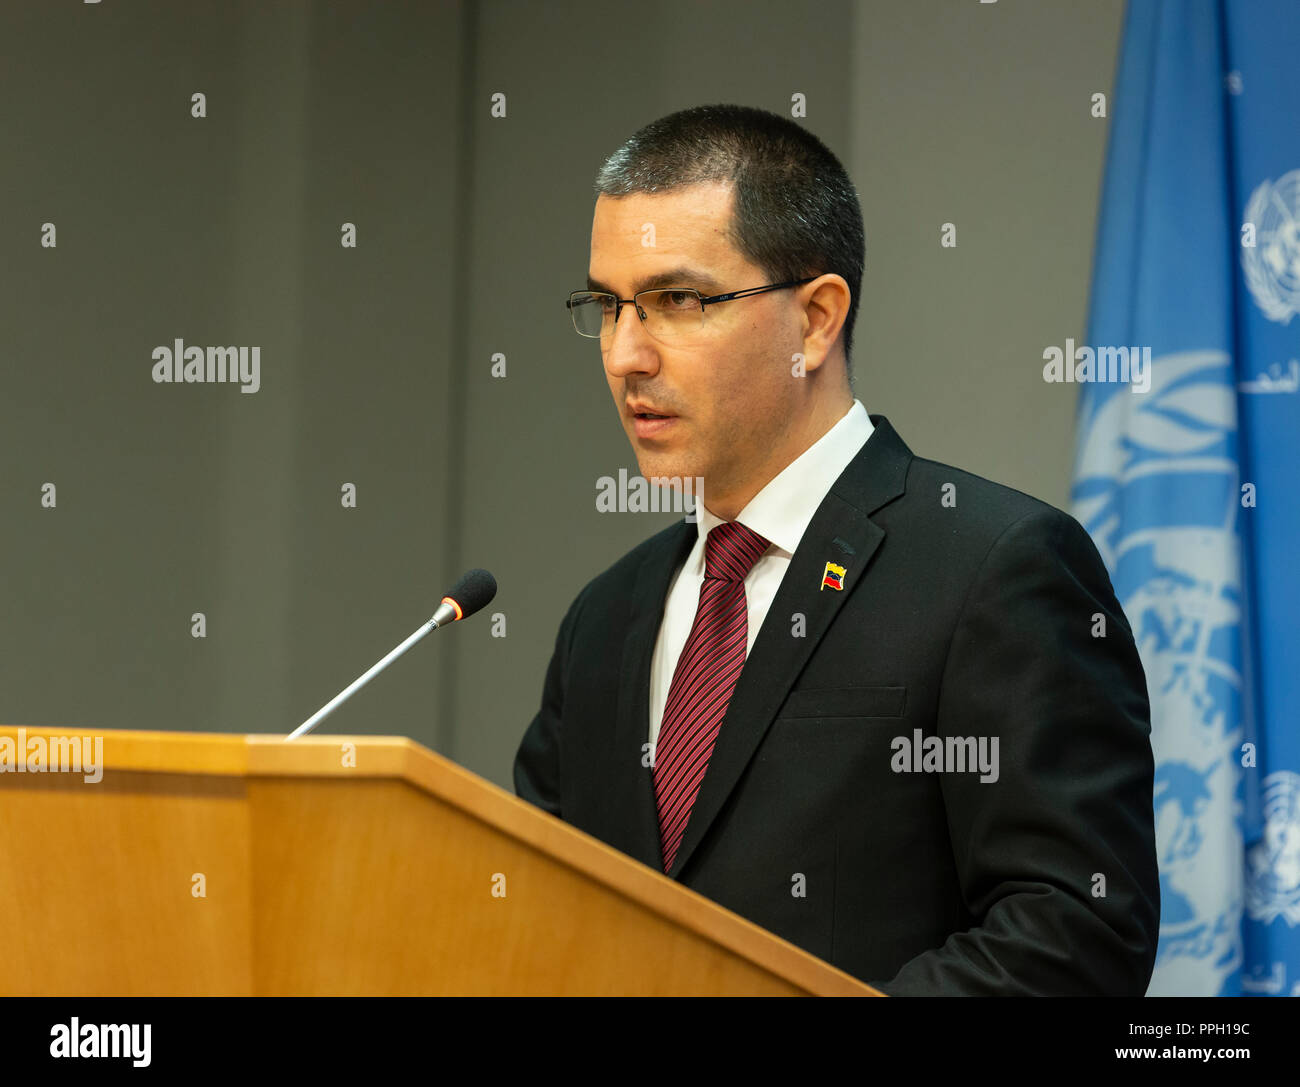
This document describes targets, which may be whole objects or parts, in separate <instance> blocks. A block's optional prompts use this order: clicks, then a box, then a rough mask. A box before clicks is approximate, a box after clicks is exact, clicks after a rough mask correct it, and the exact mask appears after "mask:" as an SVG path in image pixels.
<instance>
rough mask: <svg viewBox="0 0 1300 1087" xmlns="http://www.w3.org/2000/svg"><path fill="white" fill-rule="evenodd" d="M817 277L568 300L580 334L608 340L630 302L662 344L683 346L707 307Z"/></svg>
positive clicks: (577, 294)
mask: <svg viewBox="0 0 1300 1087" xmlns="http://www.w3.org/2000/svg"><path fill="white" fill-rule="evenodd" d="M816 278H817V277H816V276H809V277H808V278H807V279H792V280H790V281H789V282H788V283H769V284H768V285H767V286H765V287H749V288H748V289H746V290H743V291H732V292H731V293H730V294H714V295H708V296H705V295H702V294H700V292H699V291H697V290H695V289H694V288H692V287H664V288H659V289H657V290H653V291H638V292H637V293H636V294H634V295H633V296H632V297H631V298H619V297H618V296H617V295H613V294H610V293H609V292H608V291H572V292H571V293H570V294H569V300H568V301H567V302H566V303H565V305H567V306H568V307H569V315H570V316H571V317H572V318H573V327H574V328H575V329H576V330H577V332H578V335H579V336H586V337H587V338H588V339H593V340H596V339H604V338H605V337H606V336H612V335H613V334H614V326H615V324H616V323H617V322H618V317H619V314H620V313H622V312H623V307H624V306H625V305H627V304H628V303H629V302H630V303H631V304H632V305H634V306H635V307H636V312H637V315H638V316H639V317H640V318H641V324H642V326H643V327H644V328H645V330H646V332H648V333H649V334H650V335H651V336H653V337H654V338H655V339H656V340H658V341H659V342H660V343H662V344H667V345H670V346H675V347H680V346H682V345H683V344H686V343H689V342H691V341H692V340H695V339H697V338H698V337H700V336H702V335H703V332H704V307H705V306H713V305H716V304H717V303H719V302H730V301H731V300H732V299H734V298H747V297H749V296H750V295H755V294H762V293H763V292H764V291H780V290H784V289H786V288H787V287H800V286H802V285H803V284H805V283H811V282H812V281H813V280H814V279H816Z"/></svg>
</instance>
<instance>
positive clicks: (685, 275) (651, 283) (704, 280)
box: [587, 266, 722, 294]
mask: <svg viewBox="0 0 1300 1087" xmlns="http://www.w3.org/2000/svg"><path fill="white" fill-rule="evenodd" d="M721 286H722V285H721V284H720V283H719V282H718V281H717V280H716V279H714V278H713V277H712V276H711V275H709V274H708V273H707V272H701V271H699V270H698V269H695V268H687V267H685V266H682V267H679V268H669V269H668V271H666V272H656V273H655V274H654V275H650V276H644V277H642V278H641V279H639V280H637V282H636V283H635V284H633V286H632V293H633V294H637V293H639V292H640V291H653V290H655V289H656V288H658V287H694V288H696V290H698V291H700V292H702V293H703V294H720V293H721V291H720V287H721ZM587 290H589V291H608V292H609V293H610V294H617V293H618V292H617V291H615V290H614V289H613V288H612V287H610V286H607V285H606V284H604V283H601V282H600V280H598V279H592V277H591V276H587Z"/></svg>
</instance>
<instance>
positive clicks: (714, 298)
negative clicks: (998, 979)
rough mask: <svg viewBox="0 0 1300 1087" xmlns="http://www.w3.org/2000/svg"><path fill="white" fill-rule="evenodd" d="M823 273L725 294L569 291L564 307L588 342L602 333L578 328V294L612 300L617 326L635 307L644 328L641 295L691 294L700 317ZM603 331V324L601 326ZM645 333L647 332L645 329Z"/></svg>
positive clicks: (659, 290) (658, 290) (660, 290)
mask: <svg viewBox="0 0 1300 1087" xmlns="http://www.w3.org/2000/svg"><path fill="white" fill-rule="evenodd" d="M824 274H825V273H818V275H815V276H808V277H807V278H805V279H791V280H789V281H788V282H786V283H768V284H766V285H764V286H762V287H746V288H745V289H744V290H743V291H729V292H727V293H726V294H711V295H703V294H700V292H699V291H697V290H696V289H695V288H694V287H651V288H649V289H648V290H644V291H637V292H636V294H634V295H633V296H632V297H631V298H619V297H618V295H616V294H614V293H613V292H612V291H570V292H569V297H568V298H567V299H566V300H565V303H564V304H565V306H566V307H567V308H568V310H569V317H570V318H571V319H572V321H573V330H574V331H575V332H577V334H578V335H579V336H582V337H583V338H585V339H588V340H598V339H600V337H601V335H602V333H600V332H597V333H596V334H595V335H594V336H591V335H588V334H587V333H586V332H583V331H582V329H580V328H579V327H578V315H577V314H576V313H575V312H574V310H573V300H574V298H576V297H577V296H578V295H580V294H584V295H596V296H598V297H601V298H612V299H614V302H615V309H614V324H615V325H617V324H618V319H619V317H620V316H621V315H622V313H623V307H624V306H626V305H628V304H629V303H631V304H632V305H633V306H635V307H636V314H637V317H639V318H640V319H641V325H642V327H643V328H644V327H645V319H646V318H645V310H643V309H642V308H641V303H640V302H638V301H637V299H639V298H640V297H641V296H642V295H643V294H663V293H664V292H665V291H666V292H668V293H669V294H693V295H695V297H696V298H698V299H699V300H700V315H701V316H703V314H704V307H705V306H712V305H716V304H717V303H719V302H730V301H731V300H732V299H734V298H748V297H749V296H750V295H754V294H762V293H763V292H764V291H782V290H785V289H786V288H787V287H802V286H803V285H804V284H805V283H811V282H812V281H813V280H814V279H818V278H820V276H821V275H824ZM601 327H602V329H603V327H604V326H603V324H602V326H601ZM647 332H649V330H648V329H647Z"/></svg>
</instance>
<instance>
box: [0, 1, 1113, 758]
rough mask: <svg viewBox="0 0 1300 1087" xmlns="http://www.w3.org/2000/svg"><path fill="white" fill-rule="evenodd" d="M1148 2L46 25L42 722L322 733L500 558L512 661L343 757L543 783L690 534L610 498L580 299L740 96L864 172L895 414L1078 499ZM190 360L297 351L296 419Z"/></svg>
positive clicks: (29, 54) (859, 356)
mask: <svg viewBox="0 0 1300 1087" xmlns="http://www.w3.org/2000/svg"><path fill="white" fill-rule="evenodd" d="M593 11H597V12H598V14H599V18H598V19H597V20H595V21H593V20H592V19H591V12H593ZM1121 14H1122V3H1121V0H1105V2H1097V3H1091V4H1088V5H1081V4H1077V3H1071V2H1069V0H1053V2H1042V0H1032V2H1031V0H1018V2H1017V0H999V2H998V3H996V4H987V5H981V4H978V3H975V2H974V0H927V2H924V3H916V2H908V0H888V2H885V0H881V2H872V3H856V4H854V3H848V2H844V0H841V2H838V3H824V2H819V3H807V4H803V3H789V2H779V3H777V2H763V3H754V2H745V3H741V2H728V3H707V4H706V3H698V2H697V3H691V2H672V3H660V4H657V5H654V6H653V8H650V9H647V8H646V7H645V5H643V4H630V3H613V4H604V5H600V6H599V7H598V8H596V9H593V8H592V6H591V5H589V4H576V3H573V4H571V3H564V4H546V5H543V4H536V3H500V2H494V3H481V4H452V3H438V4H433V3H427V2H410V3H393V2H390V3H385V4H374V3H369V2H360V0H357V2H347V3H345V2H333V3H323V2H321V3H313V4H310V5H307V4H301V3H287V2H286V3H256V2H245V3H228V2H220V3H217V2H211V3H193V2H191V3H186V4H183V5H182V4H174V3H163V2H151V3H136V4H131V5H122V4H114V3H111V2H107V0H106V2H105V3H103V4H97V5H75V4H68V5H61V6H55V5H50V4H45V3H36V2H29V3H22V4H19V3H7V4H5V5H3V7H0V100H2V101H4V102H5V103H6V106H5V109H4V110H3V111H2V112H0V147H3V148H4V154H3V156H0V199H2V200H3V205H2V207H3V215H0V247H2V249H3V265H2V267H3V269H4V272H3V287H4V289H3V291H0V344H3V348H4V359H3V366H2V367H0V463H3V465H4V471H3V473H2V474H0V509H3V513H4V522H3V531H2V532H0V559H2V560H3V570H4V581H3V587H2V588H0V614H2V615H3V622H0V721H4V722H5V723H10V724H45V725H78V726H82V727H101V728H157V729H191V730H200V731H228V732H244V731H248V732H282V731H288V730H289V729H290V728H292V727H293V726H294V725H296V724H297V723H298V722H299V721H301V720H302V719H303V718H304V717H305V716H307V715H308V714H309V713H310V712H312V711H313V710H315V709H316V708H317V707H318V706H319V705H320V704H321V703H323V702H324V701H325V700H326V699H327V698H329V697H330V696H331V695H333V694H334V693H335V692H336V691H337V690H338V689H339V688H341V687H342V686H343V685H344V684H346V683H347V682H348V681H350V680H351V679H352V678H353V677H354V676H355V675H356V674H357V673H359V672H360V671H361V670H363V669H364V668H366V667H368V666H369V665H370V664H371V663H372V662H373V661H374V660H376V659H378V658H379V657H380V656H381V655H383V653H385V652H386V651H387V650H388V649H389V648H390V647H391V646H392V645H394V644H396V643H397V642H398V641H399V640H401V639H402V638H403V637H405V635H406V634H407V633H409V632H410V631H411V630H413V629H414V628H415V627H416V626H418V625H419V623H420V622H421V621H422V620H423V619H424V618H425V617H426V616H427V614H428V613H429V611H430V610H431V609H432V607H433V605H434V603H435V602H436V600H437V599H438V597H439V596H440V595H441V592H442V589H443V588H444V586H445V585H446V584H447V583H448V582H449V581H450V580H452V579H453V578H454V577H455V576H456V575H457V574H458V573H459V572H460V571H461V570H462V569H464V568H465V567H468V566H474V565H482V566H486V567H487V568H489V569H491V570H492V571H493V572H494V573H495V574H496V575H497V578H498V580H499V582H500V585H501V590H500V594H499V596H498V597H497V600H496V601H495V602H494V603H493V605H492V606H491V609H490V610H491V612H494V613H500V614H501V615H503V616H504V619H505V624H506V635H507V636H506V637H504V638H498V637H493V636H492V624H491V622H490V621H489V620H488V619H487V618H486V617H479V618H478V619H477V620H476V621H474V622H470V623H466V624H465V626H464V627H463V628H459V629H452V630H449V631H443V632H441V633H437V634H434V635H432V636H431V637H430V638H429V639H428V640H427V641H426V642H425V643H423V644H422V645H421V646H420V647H418V649H417V650H415V651H414V652H413V653H412V654H411V655H410V656H408V657H406V658H404V659H403V660H402V661H400V662H398V663H397V664H396V665H394V667H393V668H392V669H390V670H389V672H388V673H387V674H386V675H385V676H384V677H382V678H381V679H380V680H377V681H376V682H374V683H372V684H371V685H370V686H369V687H367V688H366V690H365V691H364V692H362V693H361V694H359V695H358V696H357V697H356V698H355V699H354V700H353V701H352V702H351V703H349V704H348V705H347V706H346V707H344V708H343V709H342V710H340V711H339V712H338V713H337V714H336V715H335V716H334V717H333V718H331V719H330V721H329V722H327V723H326V725H324V726H323V730H324V731H328V732H335V733H343V732H350V733H400V734H406V735H410V736H413V737H415V738H416V739H418V740H420V741H421V742H423V743H426V744H428V745H429V746H431V747H433V748H435V749H436V750H439V751H442V752H444V753H445V754H448V755H450V756H451V757H452V758H454V759H456V760H457V761H459V762H461V763H463V764H464V765H466V766H468V767H469V768H470V769H472V770H475V771H476V772H478V773H481V774H483V775H484V776H486V777H488V778H490V779H492V780H495V781H497V782H498V783H501V784H508V782H509V772H510V761H511V758H512V755H513V752H514V749H515V746H516V745H517V743H518V739H519V736H520V735H521V733H522V731H523V729H524V728H525V726H526V725H527V722H528V720H529V719H530V717H531V715H532V714H533V712H535V710H536V705H537V701H538V697H539V695H540V689H541V682H542V677H543V674H544V671H545V666H546V662H547V660H548V658H549V655H550V651H551V647H552V644H553V640H554V636H555V631H556V627H557V625H558V623H559V621H560V618H561V617H562V615H563V613H564V610H565V608H566V607H567V606H568V604H569V602H570V601H571V600H572V598H573V596H574V595H575V594H576V593H577V591H578V590H579V589H580V588H581V586H582V585H583V584H584V583H585V582H586V581H587V580H588V579H590V578H591V577H592V576H593V575H594V574H596V573H597V572H599V571H600V570H602V569H604V568H605V567H606V566H608V565H609V564H610V563H612V562H613V561H614V560H615V559H617V558H618V556H620V555H621V554H622V553H623V552H624V551H626V550H627V549H628V548H630V547H631V546H633V545H634V544H635V543H637V542H638V541H639V540H641V539H643V538H645V537H646V536H647V535H650V534H651V533H652V532H654V531H656V530H657V529H658V528H660V527H662V526H663V525H664V524H666V523H668V522H669V521H670V520H672V517H671V515H665V514H658V515H655V514H600V513H597V512H596V510H595V504H594V497H595V488H596V479H597V478H598V477H599V476H602V475H616V474H617V472H618V470H619V468H620V467H622V468H626V469H628V470H629V471H630V472H634V471H635V468H636V462H635V458H634V457H633V456H632V453H631V450H630V449H629V447H628V444H627V441H626V439H625V437H624V435H623V432H622V429H621V428H620V426H619V424H618V420H617V417H616V414H615V409H614V406H613V404H612V403H611V401H610V397H609V391H608V388H607V387H606V384H605V381H604V378H603V376H602V373H601V369H600V361H599V353H598V351H597V350H596V349H595V347H594V345H592V344H590V343H588V342H585V341H581V340H579V338H578V337H577V336H575V335H574V334H573V332H572V330H571V329H570V328H569V326H568V325H567V323H566V318H565V314H564V310H563V306H562V304H561V300H562V299H563V296H564V294H565V293H566V292H567V291H568V290H570V289H572V288H574V287H576V286H580V285H581V284H582V281H583V278H584V275H585V271H586V263H587V244H588V241H589V234H590V225H591V212H592V206H593V197H592V194H591V181H592V177H593V175H594V172H595V170H596V168H597V166H598V165H599V163H600V161H601V159H602V158H603V157H604V155H606V154H607V153H608V152H609V151H611V150H613V148H614V147H615V146H617V144H618V143H619V142H621V140H622V139H624V138H625V137H626V136H627V135H629V134H630V133H631V132H632V131H633V130H634V129H635V128H637V127H639V126H640V125H641V124H644V123H645V122H647V121H649V120H651V119H653V118H655V117H658V116H661V115H662V114H665V113H668V112H671V111H672V110H675V109H679V108H682V107H685V106H688V105H694V104H698V103H702V102H709V101H733V102H742V103H746V104H750V105H757V106H762V107H764V108H768V109H772V110H775V111H778V112H780V111H788V109H789V102H790V96H791V95H792V94H794V93H800V94H803V95H805V96H806V97H807V101H808V110H809V113H808V117H807V120H806V122H805V123H806V124H807V125H808V126H809V128H811V129H812V130H813V131H814V132H816V133H817V134H818V135H819V136H820V137H821V138H822V139H824V140H825V141H826V142H827V143H828V144H829V145H830V146H831V148H832V149H833V150H835V151H836V152H837V153H838V154H839V155H840V156H841V158H842V159H843V160H844V162H845V165H846V166H847V168H848V169H849V172H850V174H851V175H852V176H853V178H854V180H855V182H856V183H857V185H858V188H859V191H860V192H861V194H862V201H863V212H864V216H865V219H866V225H867V273H866V277H865V280H864V283H863V301H862V309H861V313H860V316H859V323H858V333H857V337H856V348H855V352H854V354H855V369H856V371H857V375H858V377H857V392H858V395H859V397H860V398H861V399H862V400H863V402H864V403H865V404H866V405H867V407H868V409H869V410H870V411H872V412H876V413H883V414H886V415H888V416H889V417H890V419H891V421H893V422H894V424H895V425H896V426H897V428H898V429H899V431H900V433H901V434H902V435H903V437H904V438H905V440H907V441H908V442H909V444H910V445H911V446H912V448H913V449H914V450H915V451H916V452H918V453H920V454H923V455H927V456H931V457H934V458H936V459H940V460H947V461H951V462H954V463H957V464H960V465H961V466H962V467H965V468H968V469H970V470H973V471H976V472H979V473H980V474H984V475H988V476H990V477H992V478H995V479H999V480H1001V481H1003V482H1006V483H1009V484H1011V485H1013V486H1016V487H1018V488H1020V489H1022V490H1025V491H1028V492H1030V493H1032V494H1035V495H1038V496H1040V497H1042V498H1044V499H1046V500H1048V501H1050V502H1053V503H1055V504H1057V505H1061V504H1063V503H1064V502H1065V496H1066V494H1067V492H1068V485H1069V468H1070V462H1071V456H1072V433H1073V426H1072V418H1073V408H1074V394H1073V389H1072V387H1069V386H1046V385H1044V384H1043V382H1042V380H1041V377H1040V372H1041V367H1042V360H1041V355H1042V350H1043V348H1044V347H1045V346H1047V345H1048V344H1062V343H1063V342H1064V339H1065V338H1066V337H1067V336H1073V337H1075V338H1076V339H1079V338H1081V336H1082V330H1083V321H1084V314H1085V307H1086V295H1087V282H1088V276H1089V271H1090V266H1091V246H1092V234H1093V228H1094V224H1095V218H1096V204H1097V195H1098V186H1099V179H1100V173H1101V166H1102V158H1103V153H1104V147H1105V125H1106V122H1105V121H1097V120H1094V119H1092V118H1091V117H1090V116H1089V113H1088V106H1089V102H1088V99H1089V95H1091V94H1092V93H1094V92H1096V91H1106V92H1108V91H1109V89H1110V86H1111V79H1112V73H1113V68H1114V61H1115V54H1116V49H1117V44H1118V33H1119V23H1120V17H1121ZM651 16H652V17H651ZM196 91H198V92H203V93H204V94H205V95H206V96H207V114H208V115H207V117H205V118H203V119H195V118H192V117H191V116H190V96H191V94H193V93H194V92H196ZM498 92H500V93H503V94H505V95H506V109H507V115H506V116H505V117H504V118H493V117H491V116H490V114H489V108H490V100H491V96H492V95H493V94H495V93H498ZM46 222H51V223H54V224H55V226H56V228H57V232H58V233H57V240H58V245H57V248H54V249H48V248H43V247H42V246H41V245H40V238H41V227H42V224H43V223H46ZM345 222H352V223H355V224H356V225H357V230H358V245H357V247H356V248H355V249H345V248H342V247H341V246H340V244H339V238H340V227H341V225H342V224H343V223H345ZM945 222H953V223H955V224H956V227H957V237H958V245H957V248H956V249H949V250H945V249H941V248H940V246H939V231H940V227H941V224H943V223H945ZM177 337H181V338H183V339H184V340H185V341H186V343H187V344H194V345H200V346H207V345H227V344H230V345H259V346H260V348H261V382H262V384H261V389H260V390H259V391H258V392H257V393H255V394H251V395H249V394H243V393H241V392H239V390H238V387H237V386H234V385H198V384H189V385H179V386H177V385H167V384H162V385H159V384H155V383H154V382H153V381H152V379H151V376H150V371H151V369H152V366H153V361H152V358H151V352H152V351H153V349H154V348H155V347H156V346H158V345H170V344H171V342H172V341H173V340H174V339H175V338H177ZM497 353H500V354H501V355H504V357H505V360H506V368H507V376H506V377H505V378H503V379H501V378H493V377H492V376H491V373H490V368H491V365H492V360H493V356H494V355H495V354H497ZM47 482H52V483H54V484H56V486H57V499H58V504H57V507H56V508H54V509H45V508H42V507H41V504H40V498H41V487H42V485H43V484H45V483H47ZM348 482H350V483H354V484H356V486H357V489H358V504H357V508H355V509H344V508H342V506H341V504H340V488H341V487H342V485H343V484H344V483H348ZM195 612H202V613H204V615H205V616H206V618H207V636H206V637H205V638H202V639H196V638H194V637H192V636H191V623H190V616H191V615H192V614H193V613H195Z"/></svg>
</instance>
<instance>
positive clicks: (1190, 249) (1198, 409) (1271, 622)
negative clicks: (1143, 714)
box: [1073, 0, 1300, 996]
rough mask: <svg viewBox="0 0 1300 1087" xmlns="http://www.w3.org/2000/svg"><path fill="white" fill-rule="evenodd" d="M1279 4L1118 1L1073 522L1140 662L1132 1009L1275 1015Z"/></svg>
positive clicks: (1297, 432) (1281, 936)
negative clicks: (1140, 824) (1147, 730)
mask: <svg viewBox="0 0 1300 1087" xmlns="http://www.w3.org/2000/svg"><path fill="white" fill-rule="evenodd" d="M1297 66H1300V4H1297V3H1296V2H1295V0H1131V2H1130V5H1129V10H1128V13H1127V16H1126V22H1125V28H1124V39H1123V45H1122V49H1121V54H1120V63H1119V69H1118V72H1117V78H1116V85H1115V94H1114V98H1113V101H1112V102H1111V103H1110V107H1109V113H1110V117H1111V125H1112V128H1111V133H1110V145H1109V151H1108V159H1107V165H1106V177H1105V186H1104V191H1103V196H1102V207H1101V216H1100V222H1099V227H1098V235H1097V251H1096V263H1095V266H1094V270H1093V283H1092V298H1091V308H1090V314H1089V322H1088V332H1087V344H1086V345H1085V346H1084V347H1082V348H1080V349H1079V351H1077V352H1076V365H1077V366H1078V371H1077V372H1078V377H1077V380H1080V381H1082V382H1083V383H1082V384H1081V385H1080V401H1079V423H1078V446H1077V451H1076V463H1075V484H1074V491H1073V505H1074V513H1075V516H1077V517H1078V518H1079V520H1080V521H1081V522H1082V523H1083V524H1084V526H1085V527H1086V528H1087V529H1088V531H1089V532H1090V533H1091V534H1092V537H1093V539H1094V540H1095V541H1096V544H1097V546H1098V548H1099V550H1100V551H1101V553H1102V556H1103V557H1104V558H1105V560H1106V563H1107V566H1108V567H1109V569H1110V572H1111V579H1112V581H1113V582H1114V585H1115V591H1116V594H1117V595H1118V596H1119V598H1120V601H1121V602H1122V603H1123V606H1124V610H1125V612H1126V613H1127V615H1128V618H1129V621H1130V622H1131V623H1132V625H1133V631H1134V634H1135V636H1136V638H1137V642H1138V646H1139V648H1140V650H1141V654H1142V661H1143V664H1144V666H1145V668H1146V673H1147V684H1148V688H1149V692H1150V697H1151V716H1152V745H1153V747H1154V749H1155V759H1156V775H1155V796H1154V805H1155V824H1156V848H1157V853H1158V856H1159V861H1160V893H1161V903H1160V905H1161V925H1160V946H1159V951H1158V955H1157V959H1156V966H1155V972H1154V975H1153V977H1152V981H1151V986H1150V989H1149V993H1150V994H1151V995H1174V994H1180V995H1181V994H1185V995H1192V994H1206V995H1215V994H1220V995H1279V996H1286V995H1290V996H1300V678H1298V677H1300V633H1298V631H1300V614H1298V613H1300V574H1298V573H1297V558H1298V556H1297V544H1298V543H1300V82H1298V81H1297V79H1296V75H1295V73H1296V71H1297Z"/></svg>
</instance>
